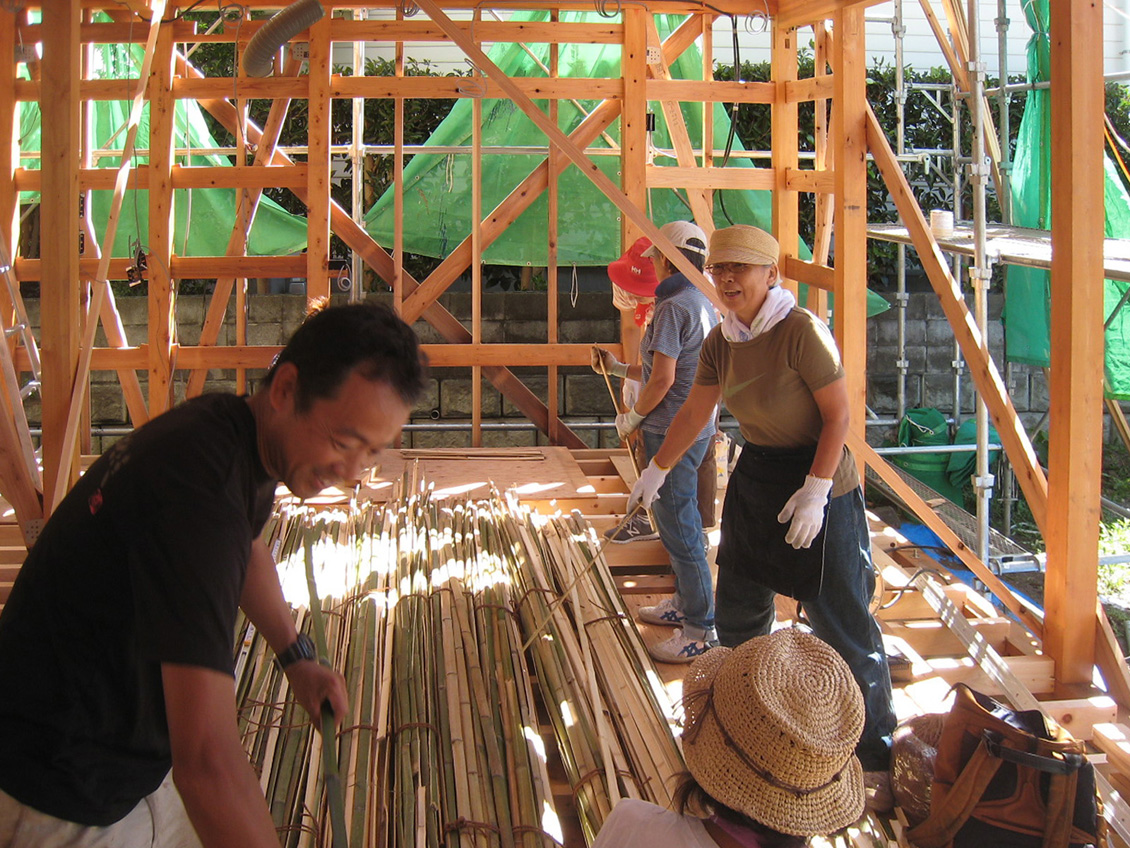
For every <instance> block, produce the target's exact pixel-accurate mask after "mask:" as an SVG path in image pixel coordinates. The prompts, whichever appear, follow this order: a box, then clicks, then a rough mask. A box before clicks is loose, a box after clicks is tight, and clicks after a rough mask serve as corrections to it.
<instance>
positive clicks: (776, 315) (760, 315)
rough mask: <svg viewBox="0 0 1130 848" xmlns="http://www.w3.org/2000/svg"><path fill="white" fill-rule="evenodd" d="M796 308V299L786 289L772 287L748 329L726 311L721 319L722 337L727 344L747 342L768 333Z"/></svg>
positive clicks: (735, 316)
mask: <svg viewBox="0 0 1130 848" xmlns="http://www.w3.org/2000/svg"><path fill="white" fill-rule="evenodd" d="M794 306H796V297H794V296H793V293H792V292H791V291H789V290H788V289H785V288H781V286H773V288H771V289H769V291H768V293H767V294H766V295H765V302H764V303H762V304H761V308H760V309H759V310H757V315H755V316H754V318H753V323H751V324H750V325H749V326H748V327H747V326H746V325H745V324H743V323H742V320H741V319H740V318H739V317H738V315H737V313H736V312H732V311H727V312H726V317H725V318H723V319H722V337H723V338H725V339H726V341H728V342H748V341H751V340H753V339H755V338H757V337H758V336H760V335H761V334H762V333H768V332H769V331H770V330H772V329H773V328H774V327H776V326H777V325H778V324H779V323H781V320H782V319H783V318H784V317H785V316H786V315H788V314H789V312H791V311H792V308H793V307H794Z"/></svg>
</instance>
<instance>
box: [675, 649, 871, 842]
mask: <svg viewBox="0 0 1130 848" xmlns="http://www.w3.org/2000/svg"><path fill="white" fill-rule="evenodd" d="M683 690H684V696H683V699H684V704H685V709H686V729H685V730H684V732H683V753H684V755H685V756H686V761H687V767H688V768H689V769H690V772H691V774H692V775H693V776H694V778H695V780H696V781H698V784H699V785H700V786H701V787H702V788H703V789H705V790H706V791H707V792H708V793H709V794H710V795H711V796H712V797H713V798H715V799H716V800H718V801H719V802H721V803H722V804H725V805H726V806H727V807H730V808H731V809H733V810H737V811H738V812H740V813H744V814H745V815H747V816H749V817H750V818H752V819H754V820H756V821H759V822H761V823H762V824H765V825H768V826H769V827H771V828H774V829H775V830H779V831H781V832H782V833H790V834H795V835H797V836H815V835H818V834H828V833H832V832H834V831H837V830H840V829H841V828H844V827H846V826H847V825H849V824H852V823H853V822H855V821H857V820H858V819H859V817H860V816H861V815H862V814H863V802H864V792H863V769H862V768H861V766H860V764H859V760H858V759H857V758H856V756H855V745H856V742H857V741H858V740H859V735H860V733H861V732H862V730H863V696H862V695H861V694H860V692H859V687H858V685H856V682H855V679H854V678H853V677H852V676H851V671H850V670H849V669H848V666H847V663H845V662H844V661H843V659H842V658H841V657H840V656H839V654H837V653H836V652H835V651H834V650H832V648H830V647H829V646H828V645H827V644H826V643H824V642H822V641H821V640H820V639H818V638H817V637H815V636H813V635H812V634H810V633H805V632H803V631H801V630H798V629H797V628H795V627H789V628H784V629H781V630H778V631H776V632H775V633H772V634H770V635H768V636H759V637H756V638H754V639H750V640H749V641H748V642H744V643H742V644H741V645H739V646H738V647H737V648H734V649H732V650H731V649H729V648H714V649H712V650H710V651H707V652H706V653H705V654H703V655H702V656H701V657H700V658H699V659H697V660H695V662H694V664H693V665H692V666H691V668H690V671H689V672H688V674H687V676H686V678H685V679H684V681H683Z"/></svg>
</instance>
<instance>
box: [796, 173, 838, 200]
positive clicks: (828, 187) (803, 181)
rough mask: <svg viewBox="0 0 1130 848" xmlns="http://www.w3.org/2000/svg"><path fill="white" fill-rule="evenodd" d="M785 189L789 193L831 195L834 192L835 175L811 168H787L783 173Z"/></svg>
mask: <svg viewBox="0 0 1130 848" xmlns="http://www.w3.org/2000/svg"><path fill="white" fill-rule="evenodd" d="M785 187H786V188H787V189H788V190H789V191H807V192H813V193H817V194H832V193H833V192H834V191H835V190H836V175H835V174H834V173H832V172H830V171H814V170H812V169H811V168H806V169H803V170H802V169H799V168H788V169H787V170H786V171H785Z"/></svg>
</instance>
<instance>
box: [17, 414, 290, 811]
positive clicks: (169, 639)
mask: <svg viewBox="0 0 1130 848" xmlns="http://www.w3.org/2000/svg"><path fill="white" fill-rule="evenodd" d="M274 491H275V481H274V480H272V479H271V478H270V477H268V475H267V472H266V471H265V470H264V468H263V466H262V463H261V462H260V459H259V453H258V448H257V441H256V434H255V420H254V418H253V416H252V414H251V409H250V407H249V406H248V404H247V401H246V399H244V398H240V397H236V396H234V395H220V394H216V395H205V396H202V397H199V398H196V399H194V400H191V401H188V402H187V403H184V404H182V405H181V406H179V407H176V408H175V409H172V410H170V411H169V412H167V413H165V414H164V415H160V416H158V417H157V418H154V419H153V420H152V421H150V422H149V423H148V424H146V425H145V426H143V427H140V428H138V429H137V430H136V431H135V432H134V433H133V434H131V435H130V436H128V437H127V438H125V439H123V440H121V441H119V442H117V443H116V444H115V445H114V446H113V447H112V448H111V449H110V450H109V451H107V452H106V453H105V454H103V455H102V456H101V457H100V458H99V459H98V460H97V461H96V462H95V463H94V464H93V465H91V467H90V469H89V470H88V471H87V473H86V474H85V475H84V476H83V477H82V479H81V480H79V482H78V483H77V484H76V485H75V487H74V489H73V490H72V491H71V492H70V493H69V494H68V495H67V496H66V497H65V498H64V499H63V502H62V504H60V506H59V509H58V510H56V511H55V513H54V514H53V515H52V516H51V518H50V520H49V521H48V522H47V524H46V526H45V527H44V528H43V532H42V534H41V535H40V537H39V540H38V541H37V542H36V544H35V546H34V547H33V548H32V550H31V552H30V553H29V554H28V557H27V560H26V561H25V562H24V566H23V568H22V569H21V570H20V572H19V576H18V577H17V579H16V582H15V585H14V586H13V587H12V592H11V596H10V598H9V599H8V603H7V604H6V605H5V607H4V610H3V614H2V615H0V788H2V789H4V791H5V792H7V793H8V794H9V795H11V796H12V797H14V798H15V799H17V800H18V801H21V802H22V803H24V804H27V805H28V806H31V807H33V808H35V809H37V810H40V811H41V812H45V813H48V814H50V815H53V816H55V817H57V818H62V819H66V820H68V821H74V822H79V823H81V824H86V825H97V826H106V825H109V824H113V823H114V822H116V821H118V820H120V819H121V818H122V817H124V816H125V815H126V814H127V813H128V812H129V811H130V810H131V809H133V807H134V806H135V805H136V804H137V802H138V801H140V800H141V799H142V798H143V797H145V796H146V795H148V794H149V793H150V792H152V791H153V790H155V789H156V788H157V786H158V785H160V783H161V780H162V779H163V778H164V776H165V774H166V773H167V772H168V770H169V768H170V766H171V755H170V748H169V731H168V724H167V721H166V717H165V699H164V692H163V689H162V684H161V663H162V662H171V663H179V664H185V665H194V666H204V667H206V668H211V669H216V670H218V671H223V672H226V673H228V674H232V673H233V659H232V658H233V635H234V627H235V617H236V612H237V609H238V606H239V598H240V594H241V592H242V589H243V581H244V577H245V575H246V571H247V561H248V557H249V554H250V550H251V543H252V541H253V540H254V539H255V538H256V537H257V536H258V535H259V532H260V531H261V530H262V528H263V525H264V523H265V522H266V520H267V517H268V515H269V514H270V510H271V507H272V504H273V499H274Z"/></svg>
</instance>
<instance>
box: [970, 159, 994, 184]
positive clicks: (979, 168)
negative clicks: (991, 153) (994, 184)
mask: <svg viewBox="0 0 1130 848" xmlns="http://www.w3.org/2000/svg"><path fill="white" fill-rule="evenodd" d="M965 167H966V169H967V171H968V173H969V178H970V179H973V180H977V179H979V180H984V179H988V177H989V163H988V161H987V160H982V161H981V162H970V163H969V164H968V165H966V166H965Z"/></svg>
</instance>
